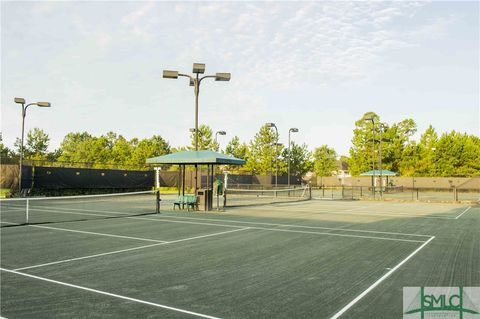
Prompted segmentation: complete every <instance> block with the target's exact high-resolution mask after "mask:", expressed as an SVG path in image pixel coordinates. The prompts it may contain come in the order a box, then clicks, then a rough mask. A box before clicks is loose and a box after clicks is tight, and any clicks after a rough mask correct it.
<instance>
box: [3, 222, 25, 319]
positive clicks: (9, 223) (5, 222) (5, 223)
mask: <svg viewBox="0 0 480 319" xmlns="http://www.w3.org/2000/svg"><path fill="white" fill-rule="evenodd" d="M0 224H9V225H21V224H19V223H11V222H0ZM0 319H1V318H0Z"/></svg>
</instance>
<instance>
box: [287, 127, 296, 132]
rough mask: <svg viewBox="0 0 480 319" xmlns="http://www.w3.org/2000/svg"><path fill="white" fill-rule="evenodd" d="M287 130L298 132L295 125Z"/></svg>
mask: <svg viewBox="0 0 480 319" xmlns="http://www.w3.org/2000/svg"><path fill="white" fill-rule="evenodd" d="M289 132H293V133H297V132H298V128H296V127H292V128H291V129H290V130H289Z"/></svg>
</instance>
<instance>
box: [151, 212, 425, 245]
mask: <svg viewBox="0 0 480 319" xmlns="http://www.w3.org/2000/svg"><path fill="white" fill-rule="evenodd" d="M159 218H179V219H193V220H210V221H214V220H215V221H217V220H218V221H222V222H230V223H240V224H249V225H266V226H279V227H292V228H297V227H298V228H307V229H328V230H339V231H349V232H355V233H357V232H358V233H372V234H387V235H405V236H414V237H428V238H430V237H431V235H421V234H409V233H395V232H383V231H376V230H362V229H344V228H339V227H337V228H334V227H322V226H304V225H289V224H276V223H262V222H247V221H241V220H228V219H219V218H196V217H183V216H172V215H164V214H162V215H161V216H159ZM422 242H423V241H422Z"/></svg>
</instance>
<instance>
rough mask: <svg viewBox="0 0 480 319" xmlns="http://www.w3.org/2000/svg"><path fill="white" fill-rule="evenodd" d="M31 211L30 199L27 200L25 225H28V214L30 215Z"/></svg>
mask: <svg viewBox="0 0 480 319" xmlns="http://www.w3.org/2000/svg"><path fill="white" fill-rule="evenodd" d="M29 209H30V207H29V200H28V198H27V203H26V209H25V224H28V214H29V212H28V211H29Z"/></svg>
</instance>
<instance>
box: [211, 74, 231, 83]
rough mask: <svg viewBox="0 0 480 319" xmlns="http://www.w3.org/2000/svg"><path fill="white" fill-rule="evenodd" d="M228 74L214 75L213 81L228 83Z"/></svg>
mask: <svg viewBox="0 0 480 319" xmlns="http://www.w3.org/2000/svg"><path fill="white" fill-rule="evenodd" d="M230 77H231V75H230V73H215V81H230Z"/></svg>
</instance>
